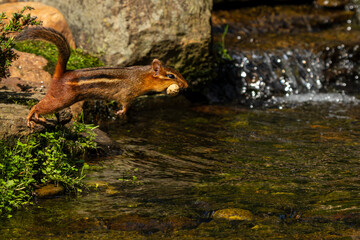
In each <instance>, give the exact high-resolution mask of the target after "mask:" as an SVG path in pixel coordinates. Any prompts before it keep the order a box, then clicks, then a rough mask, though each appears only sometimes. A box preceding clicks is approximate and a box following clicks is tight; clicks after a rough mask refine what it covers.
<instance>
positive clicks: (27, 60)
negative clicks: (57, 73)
mask: <svg viewBox="0 0 360 240" xmlns="http://www.w3.org/2000/svg"><path fill="white" fill-rule="evenodd" d="M14 51H15V52H16V54H17V55H19V58H18V59H16V60H15V61H14V62H13V63H12V65H11V67H10V68H9V70H10V77H9V78H4V79H2V80H1V81H0V88H1V87H2V86H6V87H7V88H10V89H12V87H11V86H12V85H14V86H17V85H18V82H17V79H20V84H28V85H30V86H31V87H36V88H38V89H42V88H45V89H46V88H47V87H48V86H49V84H50V80H51V75H50V74H49V73H48V72H46V71H45V70H44V69H43V68H44V67H45V66H46V65H47V62H48V61H47V60H46V59H45V58H43V57H41V56H36V55H35V54H31V53H25V52H19V51H16V50H14ZM12 90H14V91H17V89H16V88H15V89H12Z"/></svg>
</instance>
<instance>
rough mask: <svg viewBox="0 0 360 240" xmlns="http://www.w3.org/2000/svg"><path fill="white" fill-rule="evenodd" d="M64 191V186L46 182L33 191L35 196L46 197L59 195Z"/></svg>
mask: <svg viewBox="0 0 360 240" xmlns="http://www.w3.org/2000/svg"><path fill="white" fill-rule="evenodd" d="M63 191H64V187H63V186H61V185H55V184H48V185H46V186H43V187H41V188H38V189H36V190H35V191H34V193H35V194H36V196H37V197H39V198H46V197H51V196H55V195H59V194H61V193H62V192H63Z"/></svg>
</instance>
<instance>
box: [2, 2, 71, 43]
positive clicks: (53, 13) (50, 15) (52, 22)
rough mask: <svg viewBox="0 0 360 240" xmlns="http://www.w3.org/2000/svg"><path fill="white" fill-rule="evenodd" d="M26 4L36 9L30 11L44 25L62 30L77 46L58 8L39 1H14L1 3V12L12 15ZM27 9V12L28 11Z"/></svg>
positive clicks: (69, 40)
mask: <svg viewBox="0 0 360 240" xmlns="http://www.w3.org/2000/svg"><path fill="white" fill-rule="evenodd" d="M24 6H30V7H33V8H34V10H31V11H30V14H31V15H32V16H37V17H38V19H39V20H40V21H42V22H43V24H42V25H43V26H44V27H51V28H53V29H55V30H57V31H59V32H61V33H62V34H63V35H64V36H65V38H66V39H67V41H68V42H69V44H70V46H71V47H72V48H75V47H76V46H75V41H74V38H73V36H72V33H71V31H70V28H69V26H68V24H67V22H66V19H65V17H64V16H63V15H62V14H61V12H60V11H59V10H57V9H56V8H53V7H50V6H47V5H45V4H43V3H38V2H12V3H3V4H0V9H1V12H5V13H6V16H11V14H12V13H14V12H19V11H21V10H22V9H23V8H24ZM28 12H29V11H26V12H25V13H28Z"/></svg>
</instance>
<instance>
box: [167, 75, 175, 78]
mask: <svg viewBox="0 0 360 240" xmlns="http://www.w3.org/2000/svg"><path fill="white" fill-rule="evenodd" d="M166 76H167V77H168V78H170V79H175V76H174V74H168V75H166Z"/></svg>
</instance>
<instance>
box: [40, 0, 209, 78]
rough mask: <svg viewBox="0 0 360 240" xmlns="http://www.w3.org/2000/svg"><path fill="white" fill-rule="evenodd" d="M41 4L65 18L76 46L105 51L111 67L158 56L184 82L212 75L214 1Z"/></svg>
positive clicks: (53, 0)
mask: <svg viewBox="0 0 360 240" xmlns="http://www.w3.org/2000/svg"><path fill="white" fill-rule="evenodd" d="M42 2H44V3H46V4H49V5H51V6H54V7H56V8H58V9H59V10H60V11H61V12H62V13H63V14H64V15H65V17H66V19H67V20H68V22H69V25H70V28H71V30H72V32H73V33H74V37H75V40H76V43H77V46H78V47H81V48H83V49H86V50H89V51H91V52H101V53H103V54H104V58H103V60H104V62H106V64H107V65H113V66H114V65H115V66H118V65H134V64H149V63H151V61H152V60H153V59H154V58H155V57H156V58H159V59H161V60H162V61H163V62H164V64H166V65H171V66H173V67H175V68H177V69H178V70H179V71H180V72H181V73H182V74H183V75H184V76H185V78H189V76H192V79H195V78H197V77H199V76H207V75H208V72H209V71H210V66H211V62H210V61H209V58H208V57H209V48H210V42H211V26H210V17H211V9H212V1H209V0H200V1H192V0H169V1H166V3H165V2H164V1H143V0H134V1H112V0H106V1H92V0H84V1H80V2H79V1H77V0H63V1H58V0H42ZM74 6H76V7H74Z"/></svg>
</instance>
